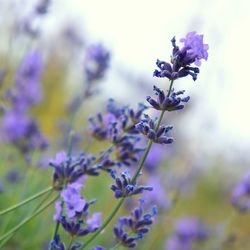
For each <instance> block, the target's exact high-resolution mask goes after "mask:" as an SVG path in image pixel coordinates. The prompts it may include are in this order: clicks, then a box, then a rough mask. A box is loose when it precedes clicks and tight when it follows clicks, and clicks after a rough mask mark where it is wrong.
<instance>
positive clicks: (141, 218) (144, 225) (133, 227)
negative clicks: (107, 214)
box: [114, 200, 157, 248]
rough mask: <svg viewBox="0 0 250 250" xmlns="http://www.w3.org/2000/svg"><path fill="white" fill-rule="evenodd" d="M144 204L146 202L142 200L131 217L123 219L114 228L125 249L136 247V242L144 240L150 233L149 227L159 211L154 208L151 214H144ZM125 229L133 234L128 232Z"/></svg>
mask: <svg viewBox="0 0 250 250" xmlns="http://www.w3.org/2000/svg"><path fill="white" fill-rule="evenodd" d="M143 204H144V202H143V201H142V200H140V203H139V206H138V207H137V208H135V209H134V210H133V211H132V212H131V215H130V216H128V217H121V218H120V219H119V225H115V226H114V234H115V237H116V239H117V240H118V242H120V243H121V244H122V245H123V246H125V247H128V248H134V247H136V245H137V244H136V241H137V240H139V239H142V238H143V237H144V235H145V234H147V233H148V232H149V230H150V228H149V226H150V225H152V224H153V217H154V216H155V215H156V213H157V209H156V207H153V208H152V211H151V212H150V213H144V211H143ZM125 228H126V229H127V230H130V231H131V233H128V232H126V229H125ZM131 235H133V236H131Z"/></svg>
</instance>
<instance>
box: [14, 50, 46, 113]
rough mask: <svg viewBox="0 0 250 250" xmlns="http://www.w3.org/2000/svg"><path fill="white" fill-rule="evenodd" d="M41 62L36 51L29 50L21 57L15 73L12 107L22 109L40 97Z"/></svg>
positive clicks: (39, 55)
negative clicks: (21, 59)
mask: <svg viewBox="0 0 250 250" xmlns="http://www.w3.org/2000/svg"><path fill="white" fill-rule="evenodd" d="M42 72H43V62H42V57H41V54H40V53H39V52H38V51H31V52H29V53H28V54H27V55H26V57H25V58H24V59H23V61H22V63H21V65H20V67H19V69H18V70H17V73H16V78H15V87H16V92H15V93H14V94H13V95H12V100H13V106H14V107H13V108H17V109H18V110H20V107H22V108H23V109H24V110H26V109H27V108H29V107H30V106H32V105H34V104H37V103H38V102H40V101H41V99H42V89H41V83H40V81H41V76H42Z"/></svg>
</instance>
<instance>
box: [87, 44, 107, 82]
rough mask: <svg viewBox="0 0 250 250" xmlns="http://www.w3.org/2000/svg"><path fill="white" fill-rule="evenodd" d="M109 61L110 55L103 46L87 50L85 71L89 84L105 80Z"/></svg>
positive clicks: (98, 45)
mask: <svg viewBox="0 0 250 250" xmlns="http://www.w3.org/2000/svg"><path fill="white" fill-rule="evenodd" d="M109 61H110V53H109V52H108V51H107V50H106V48H105V47H103V46H102V45H101V44H97V45H92V46H90V47H89V48H88V49H87V52H86V57H85V65H84V69H85V73H86V78H87V81H88V83H91V82H93V81H96V80H100V79H101V78H103V76H104V73H105V71H106V70H107V68H108V66H109Z"/></svg>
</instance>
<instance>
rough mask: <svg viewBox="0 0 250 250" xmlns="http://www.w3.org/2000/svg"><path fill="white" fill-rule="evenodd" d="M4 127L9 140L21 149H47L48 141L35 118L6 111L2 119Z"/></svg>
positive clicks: (24, 150) (25, 150)
mask: <svg viewBox="0 0 250 250" xmlns="http://www.w3.org/2000/svg"><path fill="white" fill-rule="evenodd" d="M2 123H3V124H2V129H3V132H4V133H5V137H6V139H7V141H10V142H11V143H13V144H15V146H17V147H18V148H19V149H20V150H21V151H23V152H27V151H29V150H34V149H35V148H36V149H41V150H43V149H45V148H46V147H47V141H46V140H45V138H44V137H43V135H42V134H41V132H40V130H39V128H38V126H37V124H36V123H35V121H34V120H33V119H31V118H30V117H28V116H27V115H25V114H24V113H19V112H16V111H10V112H7V113H5V115H4V116H3V120H2Z"/></svg>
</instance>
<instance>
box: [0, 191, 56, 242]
mask: <svg viewBox="0 0 250 250" xmlns="http://www.w3.org/2000/svg"><path fill="white" fill-rule="evenodd" d="M57 199H58V196H56V197H55V198H53V199H52V200H50V201H49V202H48V203H46V204H45V205H44V206H42V207H41V208H39V209H38V210H36V212H35V213H33V214H31V215H30V216H28V217H27V218H25V219H24V220H23V221H21V222H20V223H19V224H18V225H16V226H15V227H13V228H12V229H10V230H9V231H8V232H7V233H6V234H4V235H2V236H1V237H0V241H2V240H4V239H6V238H8V237H11V235H12V234H13V233H15V232H16V231H17V230H19V229H20V228H21V227H22V226H24V225H25V224H26V223H28V222H29V221H31V220H32V219H33V218H35V217H36V216H37V215H39V214H40V213H41V212H43V211H44V210H45V209H46V208H48V207H49V206H50V205H51V204H52V203H53V202H54V201H55V200H57Z"/></svg>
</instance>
